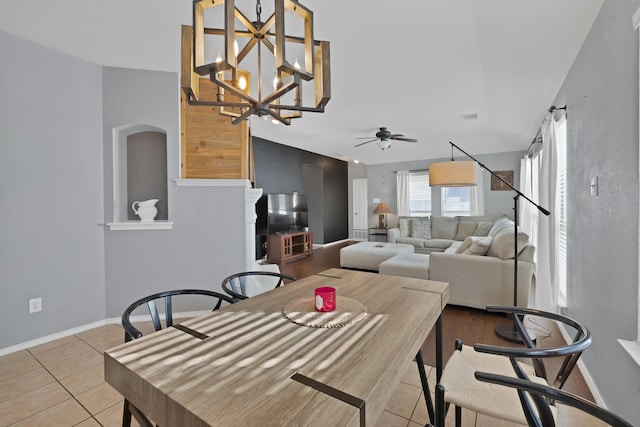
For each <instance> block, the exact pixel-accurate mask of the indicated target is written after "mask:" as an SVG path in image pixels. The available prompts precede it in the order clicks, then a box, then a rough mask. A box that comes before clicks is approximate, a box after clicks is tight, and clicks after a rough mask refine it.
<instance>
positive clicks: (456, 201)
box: [441, 187, 471, 216]
mask: <svg viewBox="0 0 640 427" xmlns="http://www.w3.org/2000/svg"><path fill="white" fill-rule="evenodd" d="M469 193H470V192H469V187H442V199H441V200H442V215H443V216H456V215H461V216H469V215H471V204H470V202H469V195H470V194H469Z"/></svg>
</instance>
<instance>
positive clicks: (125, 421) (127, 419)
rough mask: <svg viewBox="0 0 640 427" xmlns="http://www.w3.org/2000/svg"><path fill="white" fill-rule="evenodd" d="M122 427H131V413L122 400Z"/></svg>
mask: <svg viewBox="0 0 640 427" xmlns="http://www.w3.org/2000/svg"><path fill="white" fill-rule="evenodd" d="M122 427H131V411H130V410H129V401H128V400H127V399H125V400H124V408H123V409H122Z"/></svg>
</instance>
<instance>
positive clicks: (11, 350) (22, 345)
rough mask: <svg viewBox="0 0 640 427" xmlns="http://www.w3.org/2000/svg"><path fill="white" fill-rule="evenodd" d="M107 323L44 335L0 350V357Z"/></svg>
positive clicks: (92, 323) (104, 321) (87, 325)
mask: <svg viewBox="0 0 640 427" xmlns="http://www.w3.org/2000/svg"><path fill="white" fill-rule="evenodd" d="M116 320H117V321H119V320H120V319H119V318H118V319H116ZM107 323H108V322H107V320H98V321H95V322H91V323H87V324H86V325H82V326H77V327H75V328H71V329H67V330H64V331H60V332H56V333H55V334H51V335H46V336H44V337H40V338H36V339H33V340H30V341H27V342H23V343H20V344H16V345H12V346H9V347H4V348H0V356H4V355H5V354H9V353H14V352H16V351H20V350H26V349H27V348H31V347H35V346H37V345H40V344H46V343H48V342H50V341H55V340H59V339H60V338H64V337H68V336H69V335H74V334H79V333H80V332H84V331H88V330H89V329H93V328H97V327H99V326H104V325H106V324H107ZM114 323H115V322H114Z"/></svg>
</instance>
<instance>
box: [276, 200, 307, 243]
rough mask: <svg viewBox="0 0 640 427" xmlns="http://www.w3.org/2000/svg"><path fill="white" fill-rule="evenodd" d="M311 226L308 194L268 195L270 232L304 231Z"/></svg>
mask: <svg viewBox="0 0 640 427" xmlns="http://www.w3.org/2000/svg"><path fill="white" fill-rule="evenodd" d="M308 226H309V213H308V209H307V196H305V195H304V194H297V193H294V194H275V193H270V194H268V195H267V229H268V233H269V234H275V233H287V232H293V231H302V230H303V229H304V228H305V227H308Z"/></svg>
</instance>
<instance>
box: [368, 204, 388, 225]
mask: <svg viewBox="0 0 640 427" xmlns="http://www.w3.org/2000/svg"><path fill="white" fill-rule="evenodd" d="M373 213H374V214H378V227H380V228H387V217H386V215H387V214H390V213H392V212H391V209H389V206H387V204H386V203H378V206H376V208H375V209H374V211H373Z"/></svg>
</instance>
